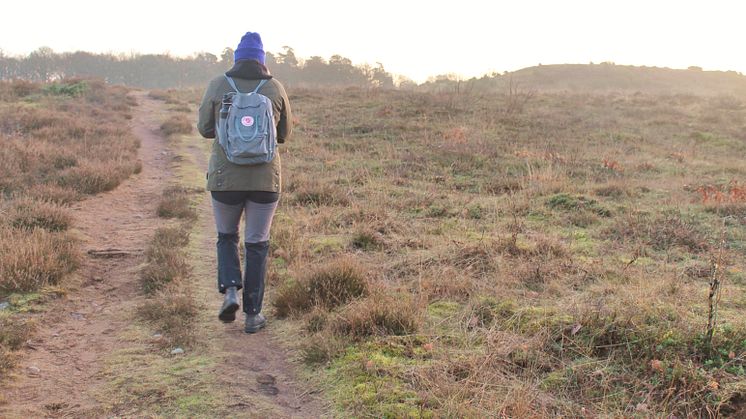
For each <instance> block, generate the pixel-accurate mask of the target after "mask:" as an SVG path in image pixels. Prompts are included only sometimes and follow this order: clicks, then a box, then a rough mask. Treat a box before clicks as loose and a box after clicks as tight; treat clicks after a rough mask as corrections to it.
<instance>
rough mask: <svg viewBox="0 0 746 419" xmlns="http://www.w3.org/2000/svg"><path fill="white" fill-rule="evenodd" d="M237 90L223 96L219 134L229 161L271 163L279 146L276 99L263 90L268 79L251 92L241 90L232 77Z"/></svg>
mask: <svg viewBox="0 0 746 419" xmlns="http://www.w3.org/2000/svg"><path fill="white" fill-rule="evenodd" d="M225 78H226V79H227V80H228V84H230V86H231V87H232V88H233V90H234V91H235V93H234V92H231V93H227V94H226V95H225V96H223V103H222V106H221V108H220V118H219V119H218V124H217V125H218V126H217V134H218V143H220V145H221V146H222V147H223V150H225V155H226V156H227V157H228V161H230V162H231V163H235V164H241V165H255V164H262V163H269V162H271V161H272V159H274V157H275V150H276V149H277V127H275V119H274V113H273V110H272V101H271V100H270V99H269V98H268V97H267V96H264V95H262V94H260V93H259V89H261V87H262V86H263V85H264V83H266V82H267V80H262V81H261V82H259V85H257V86H256V89H254V91H253V92H251V93H241V91H239V90H238V88H237V87H236V83H235V82H234V81H233V79H231V78H230V77H228V76H227V75H226V76H225Z"/></svg>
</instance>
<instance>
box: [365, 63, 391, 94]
mask: <svg viewBox="0 0 746 419" xmlns="http://www.w3.org/2000/svg"><path fill="white" fill-rule="evenodd" d="M370 80H371V82H373V85H374V86H376V87H380V88H383V89H393V88H394V79H393V78H392V77H391V74H389V73H388V72H386V70H385V69H384V68H383V64H381V63H376V67H374V68H373V69H372V71H371V74H370Z"/></svg>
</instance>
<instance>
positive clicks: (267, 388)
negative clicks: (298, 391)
mask: <svg viewBox="0 0 746 419" xmlns="http://www.w3.org/2000/svg"><path fill="white" fill-rule="evenodd" d="M276 381H277V380H276V379H275V377H274V376H273V375H270V374H260V375H259V376H258V377H256V382H257V383H258V384H259V391H261V392H262V393H264V394H266V395H268V396H276V395H277V394H279V393H280V389H278V388H277V387H275V382H276Z"/></svg>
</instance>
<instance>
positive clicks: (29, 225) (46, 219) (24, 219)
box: [7, 198, 72, 231]
mask: <svg viewBox="0 0 746 419" xmlns="http://www.w3.org/2000/svg"><path fill="white" fill-rule="evenodd" d="M7 219H8V222H9V223H10V225H12V226H13V227H15V228H19V229H26V230H32V229H34V228H42V229H44V230H48V231H64V230H67V228H68V227H70V224H71V222H72V216H71V215H70V211H69V210H68V209H67V208H65V207H63V206H62V205H60V204H57V203H55V202H53V201H46V200H40V199H33V198H19V199H15V200H13V201H12V202H11V206H10V208H9V209H8V215H7Z"/></svg>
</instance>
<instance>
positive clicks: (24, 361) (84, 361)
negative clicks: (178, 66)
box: [0, 93, 322, 418]
mask: <svg viewBox="0 0 746 419" xmlns="http://www.w3.org/2000/svg"><path fill="white" fill-rule="evenodd" d="M136 96H137V98H138V101H139V103H140V105H139V106H138V107H136V108H135V115H134V118H133V120H132V129H133V132H134V133H135V134H136V135H137V136H138V137H139V138H140V140H141V147H140V150H139V157H140V159H141V161H142V166H143V169H142V172H141V173H140V174H138V175H134V176H132V177H131V178H130V179H128V180H126V181H125V182H123V183H122V184H121V185H120V186H119V187H117V188H116V189H115V190H113V191H110V192H106V193H102V194H99V195H96V196H93V197H90V198H88V199H86V200H84V201H82V202H80V203H79V204H78V205H77V206H76V208H75V211H74V216H75V223H74V225H75V226H76V229H77V230H79V232H80V237H81V240H82V242H83V250H84V251H89V250H102V249H112V248H114V249H122V250H126V251H128V252H129V254H127V255H124V256H119V257H113V258H101V257H94V256H91V255H88V254H86V257H85V260H84V261H83V264H82V266H81V268H80V270H79V271H78V274H77V278H75V279H74V280H73V281H71V284H68V287H69V288H70V292H69V294H68V295H67V297H65V298H63V299H60V300H58V301H56V302H54V303H52V306H51V308H50V309H49V311H47V312H46V313H44V314H42V315H40V316H39V318H38V322H39V325H40V326H39V328H38V330H37V332H36V334H35V335H34V338H33V340H32V341H30V342H29V345H27V348H26V349H24V353H23V355H22V357H21V362H20V364H19V366H18V367H17V368H16V369H15V371H14V375H15V376H14V377H13V378H11V379H9V380H7V382H6V383H4V384H3V385H2V386H1V387H0V392H1V393H2V395H3V398H4V401H5V403H4V404H3V405H2V406H0V417H3V418H28V417H76V418H80V417H107V416H109V415H111V412H107V411H106V407H105V405H104V404H102V402H101V401H100V400H97V398H96V394H100V392H99V390H100V388H104V387H105V386H106V385H107V379H106V378H105V377H103V374H100V372H101V371H102V368H103V361H104V360H105V358H106V356H107V355H108V354H109V353H110V352H111V351H112V350H113V349H114V348H122V347H123V346H126V345H128V344H131V343H130V342H128V341H126V340H124V339H123V338H122V337H120V334H119V332H120V331H122V330H124V329H126V328H127V326H128V325H129V324H131V322H132V321H133V320H132V318H133V317H132V313H133V310H134V307H135V306H136V305H137V304H139V303H140V302H142V300H143V298H144V296H143V295H142V293H141V291H140V285H139V276H138V265H140V264H141V263H142V262H143V255H142V250H143V249H144V248H145V247H146V245H147V243H148V241H149V240H150V238H151V236H152V233H153V231H155V229H156V228H157V227H158V226H159V225H161V224H162V223H163V221H162V220H159V219H158V217H157V216H156V215H155V207H156V205H157V203H158V199H159V196H160V194H161V191H162V190H163V188H164V186H166V185H167V184H168V182H169V181H170V180H171V178H172V175H171V171H170V170H169V162H170V161H171V156H170V154H171V153H170V152H169V151H168V149H167V146H166V141H165V140H164V138H163V137H162V136H161V135H160V132H159V125H160V122H161V121H160V119H159V115H161V116H162V115H163V109H162V108H163V105H162V104H161V103H160V102H157V101H154V100H152V99H150V98H148V97H147V95H145V94H143V93H137V94H136ZM191 151H192V152H193V153H194V156H195V159H196V161H197V162H198V163H199V164H204V163H205V160H206V157H205V156H204V155H203V153H201V154H200V152H199V151H198V150H197V148H194V149H192V150H191ZM200 211H201V215H200V219H201V221H200V226H199V227H198V228H200V229H202V231H203V232H204V234H199V235H198V236H199V237H202V238H203V243H202V244H201V246H200V248H201V249H204V251H200V252H199V253H200V254H199V255H195V256H196V257H197V258H199V259H200V262H201V263H200V265H204V266H203V267H202V268H201V269H202V272H200V269H196V270H195V271H196V272H195V277H196V278H197V279H196V282H197V293H196V294H198V295H199V296H201V297H204V298H210V300H208V301H209V304H205V305H206V306H208V309H209V310H212V311H216V310H217V307H219V304H220V301H219V298H218V296H217V295H216V293H215V291H214V284H213V282H212V279H213V278H214V273H213V272H211V271H210V269H209V268H210V267H214V255H213V249H214V239H213V236H214V228H213V227H212V224H211V222H210V221H211V215H210V212H209V211H210V210H209V202H208V201H207V200H204V201H203V202H202V203H201V204H200ZM213 269H214V268H213ZM211 314H212V313H211ZM201 317H204V318H206V319H207V318H208V317H209V316H207V315H206V314H205V315H203V316H201ZM198 327H199V328H200V329H201V331H200V333H202V334H203V335H204V341H205V342H206V348H205V351H204V352H207V353H208V354H210V355H214V356H215V357H216V358H217V359H220V360H224V361H225V362H227V363H229V365H230V367H227V369H228V370H230V371H231V374H230V375H229V376H227V377H226V378H225V379H221V380H218V383H217V385H218V386H219V388H216V389H215V391H223V392H228V393H227V394H229V395H230V396H231V397H232V399H233V400H235V401H234V403H233V404H232V405H231V406H229V407H227V409H228V410H230V411H231V412H232V415H231V416H233V417H256V416H257V413H259V412H261V413H266V414H271V415H272V416H273V417H318V416H321V414H322V413H321V412H322V408H321V404H320V403H319V402H318V401H316V400H314V399H313V398H311V397H310V396H309V395H308V391H305V390H303V387H302V386H299V385H298V384H296V380H294V377H295V375H294V374H293V371H294V367H293V366H292V364H290V363H289V362H288V361H287V353H286V352H285V351H284V350H283V349H282V347H281V346H280V345H279V344H278V343H277V342H275V340H274V339H273V338H272V337H271V331H265V333H259V334H257V335H253V336H247V335H245V334H244V333H243V332H242V331H241V329H240V323H239V322H236V323H234V324H232V325H227V326H226V325H223V324H220V323H218V322H217V318H215V321H212V322H208V321H203V322H201V323H200V325H199V326H198ZM217 372H218V373H220V372H219V371H217ZM143 413H145V412H143Z"/></svg>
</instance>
